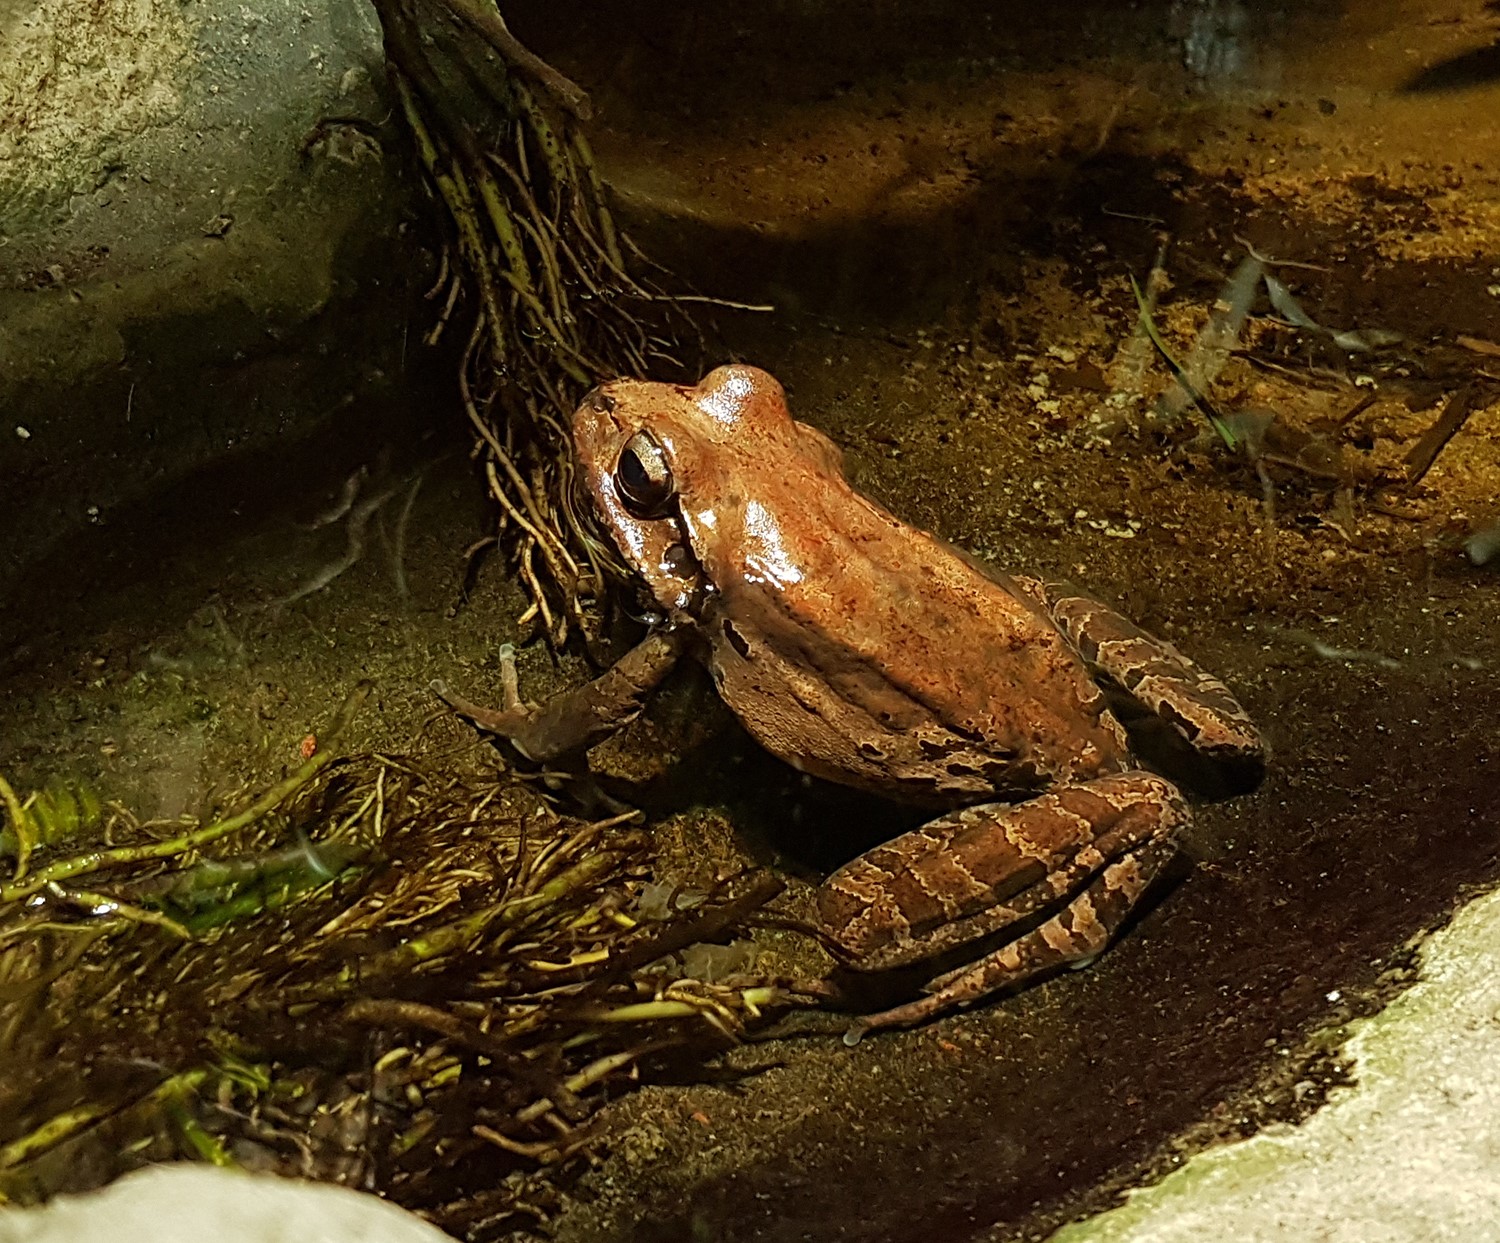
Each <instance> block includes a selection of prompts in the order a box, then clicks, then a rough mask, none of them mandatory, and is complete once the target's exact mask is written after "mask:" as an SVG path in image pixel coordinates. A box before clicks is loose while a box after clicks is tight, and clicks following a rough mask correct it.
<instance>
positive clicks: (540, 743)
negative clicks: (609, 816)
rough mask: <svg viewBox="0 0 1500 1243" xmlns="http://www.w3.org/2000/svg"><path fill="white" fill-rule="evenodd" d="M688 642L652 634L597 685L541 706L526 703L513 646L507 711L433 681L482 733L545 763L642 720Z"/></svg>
mask: <svg viewBox="0 0 1500 1243" xmlns="http://www.w3.org/2000/svg"><path fill="white" fill-rule="evenodd" d="M688 640H689V634H688V632H687V631H686V630H684V629H675V630H657V631H653V632H652V633H651V634H648V635H647V636H646V637H645V638H644V639H642V640H641V642H640V643H638V644H636V646H635V647H633V648H631V649H630V651H628V652H626V653H625V655H624V656H622V657H621V658H620V659H619V660H618V661H616V662H615V663H614V664H613V665H611V666H610V667H609V668H608V669H606V670H605V671H604V672H603V673H601V674H600V675H599V676H598V677H597V678H595V679H594V680H593V681H592V682H588V683H585V684H584V685H583V686H579V687H576V688H575V689H573V690H570V691H563V692H562V693H561V694H558V695H554V696H553V697H552V698H551V699H549V700H548V701H547V702H546V703H545V704H542V705H541V706H537V705H535V704H526V703H522V702H521V696H520V691H519V686H518V683H517V678H516V656H515V649H514V648H512V647H511V646H510V644H508V643H507V644H506V645H505V647H503V648H501V649H500V679H501V688H502V694H503V696H504V701H505V702H504V707H503V708H501V709H499V710H497V709H494V708H483V707H480V706H479V705H478V704H473V703H470V702H469V701H468V700H466V699H463V698H461V697H459V696H458V695H455V694H453V692H451V691H450V690H449V689H448V687H447V686H446V685H445V684H444V683H443V682H442V681H440V680H436V679H435V680H434V681H433V682H432V690H433V693H434V694H436V695H437V696H438V698H440V699H442V700H443V701H444V702H445V703H447V704H448V705H449V706H450V707H451V708H453V710H454V711H456V712H458V713H460V714H462V715H463V716H466V717H468V718H469V719H470V720H471V721H473V722H474V724H475V725H477V726H479V728H480V729H484V730H488V731H489V732H490V733H492V734H498V735H500V737H502V738H505V739H506V740H508V741H509V742H510V743H511V745H512V746H514V747H515V748H516V750H518V751H519V752H521V754H522V755H524V756H526V757H527V758H528V759H532V760H536V761H538V762H539V763H545V762H546V761H548V760H554V759H557V758H558V757H560V756H564V755H570V754H573V753H575V752H579V751H584V750H587V749H588V748H589V747H591V746H593V745H594V744H595V743H596V742H602V741H603V740H604V739H605V738H608V737H609V736H610V735H611V734H613V733H615V732H616V731H617V730H620V729H623V728H624V727H625V726H626V725H628V724H630V722H631V721H633V720H635V718H636V717H638V716H640V714H641V710H642V709H643V708H644V707H645V706H646V701H647V700H648V699H649V698H650V697H651V692H652V691H654V690H655V689H656V688H657V686H659V685H660V684H661V681H662V679H663V678H665V677H666V676H667V674H668V673H670V672H671V671H672V669H673V667H674V666H675V665H676V664H677V661H678V660H679V658H680V657H681V656H682V653H683V652H684V651H685V650H686V647H687V643H688Z"/></svg>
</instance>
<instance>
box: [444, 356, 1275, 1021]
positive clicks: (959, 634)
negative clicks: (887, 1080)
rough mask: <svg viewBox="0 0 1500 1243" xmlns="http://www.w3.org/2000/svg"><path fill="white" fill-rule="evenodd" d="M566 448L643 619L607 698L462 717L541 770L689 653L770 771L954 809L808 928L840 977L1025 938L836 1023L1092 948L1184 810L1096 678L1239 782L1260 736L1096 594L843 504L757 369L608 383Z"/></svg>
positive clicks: (841, 489)
mask: <svg viewBox="0 0 1500 1243" xmlns="http://www.w3.org/2000/svg"><path fill="white" fill-rule="evenodd" d="M573 432H574V441H575V446H576V450H577V453H578V458H579V463H580V465H581V467H582V471H583V478H584V481H585V483H586V485H587V488H588V491H589V493H590V495H591V496H592V498H593V500H594V504H595V506H596V509H597V511H598V516H599V518H600V520H601V522H602V524H603V526H604V527H605V528H606V529H607V530H608V531H609V532H610V533H611V534H612V535H613V537H614V539H615V541H616V543H617V544H618V545H619V547H620V550H621V552H622V553H623V554H624V555H625V557H626V559H627V560H628V561H629V562H630V564H631V565H632V566H633V568H634V569H635V570H636V571H637V573H639V574H640V576H641V578H642V579H643V581H644V582H645V584H646V586H647V588H648V589H649V590H650V592H651V595H652V597H653V598H654V600H655V602H656V604H657V606H658V607H659V609H660V610H661V613H662V615H663V618H664V625H663V626H662V627H661V628H660V629H659V630H658V631H657V632H656V633H655V634H654V635H653V636H652V637H651V638H650V639H648V640H647V641H646V643H645V644H643V645H642V646H641V647H640V648H637V649H636V651H635V652H633V653H631V656H630V657H628V658H627V660H626V661H625V662H622V665H621V666H619V667H618V668H617V669H616V670H612V671H611V673H610V674H606V675H605V678H606V679H610V678H613V679H614V681H613V683H612V684H610V685H608V686H606V685H605V684H604V681H603V680H601V682H600V683H596V684H593V685H592V686H591V687H589V688H584V690H582V691H579V692H573V693H572V694H571V695H569V696H564V697H562V698H561V699H560V700H559V701H557V702H556V703H554V704H552V705H548V706H547V707H546V708H544V709H543V710H541V711H540V712H539V713H538V712H535V711H532V710H529V709H526V708H523V707H522V706H520V705H519V703H515V702H513V703H510V704H509V705H508V706H507V710H506V711H505V712H503V713H481V712H479V711H474V710H471V706H468V705H462V706H464V707H465V709H466V710H470V711H471V715H475V716H476V719H478V720H479V721H480V723H481V724H485V725H487V726H489V727H491V728H494V729H496V730H497V731H498V732H500V733H503V734H506V735H507V736H509V737H511V738H513V739H514V740H515V741H516V742H517V744H518V745H519V746H520V747H521V748H522V749H523V750H526V751H527V752H528V753H530V754H532V755H534V756H536V757H538V758H543V757H544V756H546V755H555V754H559V753H561V752H562V751H564V750H567V749H569V748H570V747H576V746H578V745H587V743H588V742H590V741H593V740H596V739H597V738H598V737H600V736H601V735H602V734H603V733H604V732H607V730H608V729H609V728H611V727H613V726H614V725H616V724H619V723H623V721H624V720H626V719H629V718H630V717H631V716H632V715H634V714H635V713H636V712H638V711H639V709H640V705H641V704H642V703H643V702H644V699H645V697H646V696H647V695H648V694H649V692H650V689H651V688H652V687H653V686H654V685H655V684H656V682H657V681H658V680H659V679H660V677H661V676H663V675H664V674H665V672H666V670H667V669H668V668H670V667H671V664H672V663H673V661H675V659H676V658H677V657H678V655H679V654H680V653H681V652H683V651H684V650H687V651H692V652H694V653H695V654H696V655H698V656H699V657H700V658H701V659H703V660H704V662H705V663H706V664H707V665H708V668H709V670H710V671H711V673H712V675H713V678H714V682H715V684H716V685H717V686H718V688H719V693H720V694H721V695H722V696H723V698H724V701H725V702H726V703H727V704H728V705H729V707H730V708H731V709H733V711H734V713H735V715H736V716H738V717H739V718H740V720H741V721H742V722H743V723H744V725H745V728H746V729H747V730H749V732H750V733H751V734H752V735H753V736H754V737H755V738H756V739H757V740H758V741H759V742H760V743H761V744H762V745H764V746H765V747H766V748H767V749H768V750H770V751H772V752H773V753H774V754H776V755H778V756H780V757H781V758H783V759H784V760H786V761H787V762H788V763H790V764H793V765H795V766H796V767H798V768H799V769H802V770H804V771H806V772H809V773H813V774H815V775H817V776H819V777H823V778H826V779H828V780H831V781H836V782H841V783H843V784H845V785H850V786H856V787H859V788H860V789H864V790H870V791H873V792H876V793H879V794H882V795H886V796H889V797H890V798H892V799H897V800H900V801H902V802H908V803H915V804H919V805H927V806H932V807H934V808H948V809H953V810H951V811H950V813H949V814H947V815H944V816H940V817H939V818H938V819H936V820H934V821H932V822H930V823H929V824H927V825H925V826H923V827H922V828H920V829H918V830H916V831H914V832H912V833H909V834H906V835H904V836H903V837H900V838H897V839H896V840H895V841H893V842H890V843H887V844H886V845H884V846H880V847H877V848H875V849H874V850H871V851H869V852H867V853H866V854H865V855H862V856H861V857H860V858H858V859H856V860H854V861H853V862H852V863H850V864H848V865H846V866H845V867H844V868H842V869H840V870H839V871H838V872H837V873H835V874H834V875H833V876H832V877H830V878H829V879H828V881H826V882H825V884H824V886H823V888H822V890H821V892H820V895H819V897H820V901H819V911H820V916H821V919H822V922H823V924H824V926H825V928H826V930H827V932H828V933H829V935H830V936H831V937H832V938H833V939H834V941H835V942H837V943H838V944H840V945H841V946H843V947H844V949H845V950H846V951H847V953H848V956H849V958H850V960H851V965H854V966H857V967H863V968H870V969H881V968H886V967H892V966H898V965H904V964H908V963H913V962H919V961H926V960H927V959H930V958H932V957H934V956H935V955H937V954H940V953H943V952H945V951H948V950H951V949H953V948H954V947H955V946H958V945H961V944H963V943H965V942H967V941H969V940H972V939H974V938H976V937H980V936H984V935H987V934H991V933H998V932H999V930H1001V929H1003V928H1005V927H1007V926H1009V925H1011V924H1013V923H1016V922H1018V921H1021V920H1026V919H1027V918H1028V916H1034V917H1035V918H1040V919H1042V920H1043V922H1041V923H1040V924H1037V925H1036V926H1034V927H1031V928H1030V930H1029V931H1026V932H1024V933H1023V934H1022V935H1020V936H1018V937H1017V938H1016V939H1015V940H1012V941H1010V942H1009V943H1007V944H1005V945H1003V946H1001V947H1000V948H998V949H992V950H991V951H990V952H989V953H988V954H986V955H983V956H982V957H980V958H979V960H978V961H977V962H974V963H970V964H967V965H965V966H963V967H960V968H959V969H957V970H955V971H951V972H949V973H948V974H947V975H944V976H940V977H939V978H938V979H936V980H934V981H932V982H931V983H930V984H929V985H928V995H927V996H926V997H924V998H923V999H922V1000H920V1001H917V1002H913V1003H910V1004H908V1005H905V1006H901V1007H898V1008H897V1009H895V1010H891V1011H887V1012H886V1013H884V1014H881V1015H876V1016H872V1017H869V1018H866V1019H865V1020H863V1021H862V1029H863V1028H868V1027H873V1026H881V1025H887V1024H892V1023H910V1022H914V1021H917V1020H919V1019H921V1018H923V1017H926V1016H927V1015H930V1014H934V1013H937V1012H939V1011H941V1010H943V1009H946V1008H949V1007H951V1006H953V1005H956V1004H959V1003H962V1002H965V1001H970V1000H972V999H974V998H976V997H978V996H981V995H983V994H984V993H987V992H990V991H993V990H994V989H997V988H1000V987H1002V986H1004V985H1007V984H1012V983H1015V982H1018V981H1020V980H1022V979H1025V978H1026V977H1028V976H1030V975H1033V974H1035V973H1036V972H1038V971H1041V970H1044V969H1046V968H1048V967H1051V966H1055V965H1057V964H1059V963H1064V962H1069V961H1078V960H1081V959H1085V958H1088V957H1091V956H1093V955H1094V954H1097V953H1098V952H1099V951H1100V950H1101V949H1102V948H1103V947H1104V945H1105V944H1106V943H1107V941H1108V939H1109V937H1110V935H1111V934H1112V932H1113V931H1114V929H1115V928H1116V927H1117V926H1118V924H1119V923H1120V921H1121V920H1122V919H1123V917H1124V915H1125V913H1126V912H1127V911H1128V910H1129V909H1130V907H1131V906H1132V905H1133V904H1134V902H1135V901H1136V900H1137V899H1138V898H1139V896H1140V894H1141V892H1142V891H1143V890H1144V888H1145V887H1146V885H1147V884H1149V882H1150V880H1151V878H1152V876H1153V875H1154V874H1155V873H1156V872H1157V871H1158V870H1159V869H1160V867H1161V865H1162V864H1163V863H1164V862H1165V861H1166V859H1167V858H1168V857H1170V855H1171V853H1172V850H1173V842H1174V839H1175V836H1176V834H1177V832H1178V831H1179V830H1180V828H1181V827H1182V825H1183V824H1184V823H1185V822H1186V821H1187V819H1188V812H1187V808H1186V805H1185V804H1184V802H1183V800H1182V798H1181V796H1180V794H1179V793H1178V792H1177V790H1176V789H1175V788H1174V787H1173V786H1172V785H1171V784H1170V783H1169V782H1167V781H1165V780H1164V779H1163V778H1161V777H1158V776H1156V775H1154V774H1151V773H1148V772H1145V771H1143V770H1141V769H1140V768H1139V767H1138V766H1137V765H1136V763H1135V761H1134V760H1133V759H1132V758H1131V754H1130V749H1129V745H1128V741H1127V739H1126V735H1125V731H1124V730H1123V728H1122V727H1121V725H1120V723H1119V722H1118V721H1117V720H1116V719H1115V717H1114V716H1113V715H1112V713H1111V711H1110V709H1109V707H1108V704H1107V702H1106V696H1105V692H1104V690H1103V689H1102V687H1101V680H1104V681H1106V682H1108V683H1110V684H1112V685H1114V686H1115V687H1117V688H1121V689H1123V690H1124V691H1126V692H1127V693H1128V694H1129V695H1131V696H1132V697H1133V698H1134V699H1135V700H1137V701H1138V702H1139V703H1140V704H1141V705H1143V706H1144V707H1145V708H1146V709H1147V710H1149V711H1150V712H1153V713H1155V714H1156V715H1158V716H1159V717H1161V718H1162V719H1163V720H1165V721H1166V722H1167V723H1168V724H1170V725H1171V726H1173V727H1174V728H1175V729H1176V730H1177V731H1178V733H1179V734H1180V735H1181V736H1182V737H1183V739H1185V740H1186V742H1187V743H1189V744H1190V745H1191V746H1192V747H1194V748H1196V749H1197V750H1198V751H1199V752H1201V753H1202V754H1204V755H1205V756H1208V757H1210V758H1212V759H1215V760H1220V761H1223V762H1225V763H1226V764H1229V765H1232V766H1235V767H1237V768H1238V770H1239V771H1240V772H1241V773H1245V772H1256V773H1258V768H1259V763H1260V741H1259V738H1258V737H1257V735H1256V732H1255V730H1254V728H1253V726H1252V725H1251V724H1250V722H1249V720H1248V718H1247V717H1246V715H1245V713H1244V711H1243V710H1242V709H1241V708H1240V706H1239V704H1237V703H1236V702H1235V700H1234V698H1233V696H1232V695H1231V694H1230V693H1229V691H1228V689H1227V688H1226V687H1225V686H1224V685H1223V683H1221V682H1219V681H1218V680H1217V679H1214V678H1212V677H1210V676H1209V675H1208V674H1206V673H1204V672H1203V671H1201V670H1200V669H1198V668H1197V667H1196V666H1195V665H1193V664H1192V663H1191V662H1190V661H1189V660H1188V659H1187V658H1186V657H1184V656H1182V655H1181V654H1180V653H1178V652H1177V651H1176V650H1175V649H1174V648H1172V647H1171V646H1170V645H1168V644H1166V643H1163V642H1161V641H1159V640H1156V639H1153V638H1151V637H1150V636H1149V635H1146V634H1145V633H1143V632H1142V631H1140V630H1138V629H1137V628H1136V627H1135V626H1133V625H1132V624H1131V623H1130V622H1129V621H1127V620H1126V619H1125V618H1123V617H1121V616H1120V615H1119V614H1118V613H1116V612H1114V611H1113V610H1111V609H1109V608H1107V607H1106V606H1104V605H1102V604H1100V603H1098V602H1097V601H1093V600H1090V599H1088V598H1086V597H1083V596H1079V595H1077V594H1075V593H1072V592H1068V591H1064V590H1061V589H1058V588H1055V587H1053V586H1051V585H1049V584H1044V583H1042V582H1039V581H1037V580H1035V579H1030V578H1022V577H1008V576H1006V575H1003V574H999V573H997V572H995V571H993V570H991V569H989V568H988V567H985V566H983V565H981V564H979V563H978V562H976V561H975V560H974V559H973V558H971V557H969V556H968V555H967V554H965V553H963V552H961V551H960V550H958V549H956V548H954V547H952V546H951V545H948V544H946V543H944V542H943V541H942V540H939V539H937V538H936V537H935V536H932V535H929V534H928V533H926V532H925V531H921V530H918V529H916V528H914V527H911V526H908V525H906V524H905V523H903V522H901V521H900V520H899V519H897V518H895V517H894V516H893V515H892V514H890V513H889V512H888V511H887V510H885V509H883V508H882V507H881V506H879V505H877V504H875V503H874V502H873V501H871V500H869V499H868V498H866V497H864V496H861V495H860V494H859V493H858V492H856V491H855V490H854V489H853V488H852V487H850V485H849V483H848V482H847V481H846V480H845V478H844V475H843V471H842V468H841V464H840V458H839V453H838V450H837V449H836V448H835V447H834V446H833V444H832V443H831V442H830V441H829V440H828V439H827V438H826V437H824V436H823V435H822V434H821V433H820V432H817V431H815V430H814V429H812V428H810V427H808V426H806V425H804V424H802V423H798V422H796V421H794V420H793V419H792V417H791V415H790V414H789V413H788V411H787V407H786V401H785V397H784V395H783V392H782V389H781V386H780V385H779V384H778V383H777V382H776V381H775V379H773V378H772V377H771V376H770V375H768V374H766V373H765V372H764V371H760V370H758V369H756V368H754V367H747V366H731V367H721V368H719V369H718V370H717V371H714V372H713V373H711V374H710V375H709V376H707V377H706V378H705V379H704V380H703V381H702V382H701V383H699V384H698V385H696V386H693V387H684V386H677V385H668V384H656V383H650V382H646V381H637V380H618V381H615V382H614V383H611V384H607V385H604V386H603V387H601V388H599V389H596V390H595V391H594V392H593V393H591V394H590V395H589V397H588V398H587V399H586V400H585V401H584V403H583V405H582V406H581V407H580V408H579V410H578V412H577V414H576V415H575V417H574V425H573ZM642 458H645V459H647V460H648V461H649V464H650V466H651V467H652V471H651V472H648V473H649V474H650V475H651V477H650V478H647V477H646V475H643V473H642V470H641V468H640V461H641V459H642ZM622 461H623V463H624V466H623V468H622ZM622 469H623V472H624V478H623V479H622V477H621V475H622ZM639 480H644V482H636V483H635V492H636V493H638V492H639V490H640V488H642V487H649V488H651V489H653V490H654V492H653V495H652V496H651V497H650V498H649V499H650V501H651V504H649V505H645V504H642V503H641V497H640V496H639V495H638V494H637V495H635V496H634V497H633V495H632V493H633V489H632V481H639ZM657 493H659V495H657ZM998 800H1003V801H998ZM1016 800H1022V801H1016ZM1048 911H1054V912H1055V913H1054V914H1052V915H1051V916H1050V918H1049V917H1046V916H1047V912H1048ZM1031 922H1032V923H1033V924H1034V923H1035V919H1033V920H1032V921H1031Z"/></svg>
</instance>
